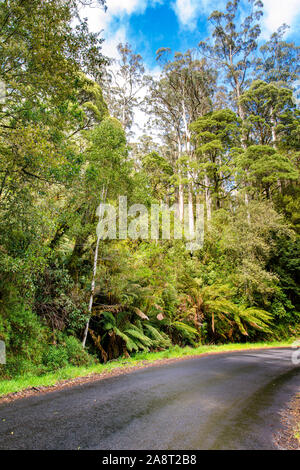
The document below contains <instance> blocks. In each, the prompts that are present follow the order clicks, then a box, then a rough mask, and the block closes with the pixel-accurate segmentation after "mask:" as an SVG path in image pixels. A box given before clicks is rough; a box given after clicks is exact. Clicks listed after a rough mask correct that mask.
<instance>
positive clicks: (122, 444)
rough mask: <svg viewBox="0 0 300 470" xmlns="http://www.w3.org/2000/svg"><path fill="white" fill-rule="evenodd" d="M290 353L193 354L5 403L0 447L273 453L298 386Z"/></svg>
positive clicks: (298, 371)
mask: <svg viewBox="0 0 300 470" xmlns="http://www.w3.org/2000/svg"><path fill="white" fill-rule="evenodd" d="M291 353H292V350H291V349H271V350H256V351H246V352H234V353H224V354H218V355H210V356H204V357H197V358H193V359H187V360H184V361H178V362H174V363H171V364H165V365H161V366H158V367H153V368H148V369H143V370H136V371H134V372H132V373H130V374H125V375H121V376H118V377H111V378H107V379H105V380H100V381H97V382H93V383H90V384H83V385H78V386H75V387H73V388H68V389H64V390H61V391H55V392H51V393H47V394H44V395H43V394H40V395H35V396H32V397H29V398H24V399H21V400H17V401H15V402H11V403H8V404H2V405H0V449H78V448H80V449H105V450H124V449H128V450H131V449H134V450H137V449H143V450H160V449H164V450H190V449H192V450H195V449H273V448H275V447H274V444H273V439H272V436H273V433H274V432H276V431H277V430H279V429H280V414H279V412H280V410H281V409H282V408H283V407H284V406H285V405H286V404H287V403H288V401H289V399H290V398H292V396H293V395H295V393H297V392H298V391H299V388H300V368H299V366H295V365H293V363H292V361H291ZM4 420H5V421H4Z"/></svg>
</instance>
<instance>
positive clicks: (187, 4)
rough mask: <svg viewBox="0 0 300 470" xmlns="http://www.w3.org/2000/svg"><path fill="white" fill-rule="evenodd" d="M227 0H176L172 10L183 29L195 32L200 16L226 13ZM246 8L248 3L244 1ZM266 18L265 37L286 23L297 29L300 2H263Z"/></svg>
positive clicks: (272, 0)
mask: <svg viewBox="0 0 300 470" xmlns="http://www.w3.org/2000/svg"><path fill="white" fill-rule="evenodd" d="M226 3H227V0H175V1H174V2H173V3H172V8H173V10H174V12H175V14H176V16H177V18H178V21H179V24H180V25H181V27H182V28H185V29H189V30H191V31H193V30H195V29H196V27H197V18H198V17H199V16H200V15H205V16H207V15H209V14H210V13H211V12H212V11H213V10H215V9H218V10H221V11H224V8H225V6H226ZM243 3H244V7H245V6H246V4H247V3H248V2H247V0H244V1H243ZM263 3H264V17H263V20H262V27H263V36H264V37H268V36H269V35H270V34H271V33H272V32H274V31H276V30H277V29H278V28H279V26H281V25H282V24H283V23H286V24H288V25H290V26H291V31H290V32H293V27H294V28H295V25H296V22H297V19H299V15H300V2H299V0H263ZM297 16H298V18H297Z"/></svg>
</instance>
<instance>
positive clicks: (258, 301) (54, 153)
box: [0, 0, 300, 378]
mask: <svg viewBox="0 0 300 470" xmlns="http://www.w3.org/2000/svg"><path fill="white" fill-rule="evenodd" d="M81 5H82V2H81V1H79V0H78V1H77V0H71V1H64V0H51V1H50V0H44V1H42V2H41V1H40V0H32V1H31V0H30V1H29V0H22V1H19V0H11V1H7V0H5V1H2V2H0V24H1V28H0V59H1V62H0V63H1V67H0V80H1V81H2V82H4V83H5V85H6V90H7V94H6V95H7V96H6V99H5V103H2V102H1V103H0V154H1V158H0V339H1V340H4V341H5V342H6V347H7V365H6V366H3V367H2V368H1V372H0V373H1V375H2V376H3V377H5V378H11V377H13V376H15V375H26V374H43V373H45V372H47V373H48V372H49V373H50V372H51V371H58V370H59V369H61V368H65V367H69V366H70V365H71V366H72V365H73V366H89V365H90V364H91V363H93V361H94V360H95V359H94V356H96V357H97V359H98V360H100V361H102V362H106V361H108V360H113V359H117V358H119V357H121V356H125V357H126V358H127V359H129V355H135V354H141V355H142V354H143V353H144V354H146V353H147V354H148V353H149V351H150V352H151V354H156V353H157V354H160V353H159V351H161V354H162V357H167V356H168V355H169V352H168V351H164V350H166V349H168V348H172V347H173V346H175V348H174V349H173V351H177V352H178V351H179V346H181V347H182V346H188V347H191V346H192V347H197V346H198V344H199V343H206V344H212V343H224V342H230V343H234V342H237V341H242V342H245V341H246V339H247V340H249V341H256V340H265V339H272V338H281V337H287V336H288V335H295V334H297V333H299V325H300V313H299V312H300V302H299V294H300V292H299V268H300V266H299V258H300V257H299V254H300V253H299V251H300V249H299V236H298V235H299V227H300V216H299V214H300V210H299V207H300V205H299V204H300V203H299V194H300V193H299V185H298V178H299V155H300V144H299V142H300V124H299V116H300V114H299V109H298V108H299V107H298V105H297V100H296V99H295V95H294V93H293V89H294V87H295V83H296V81H297V78H298V72H299V66H298V62H297V58H298V55H299V47H298V46H295V44H293V43H288V42H286V41H283V33H284V31H285V27H282V28H281V29H279V31H278V32H277V33H274V34H273V35H272V36H271V39H270V40H269V41H267V42H265V43H262V46H261V49H260V51H259V52H258V50H257V45H258V41H259V35H260V26H259V20H260V17H261V15H262V11H261V9H262V4H261V2H260V1H259V0H250V1H249V2H248V6H246V5H244V6H243V8H241V0H235V1H233V2H228V4H227V6H226V10H225V11H224V12H221V11H214V12H212V14H211V15H210V17H209V21H210V22H211V24H212V27H213V30H212V37H211V41H207V42H201V43H200V48H199V50H200V56H196V55H195V54H194V53H193V52H192V51H186V53H175V54H174V55H173V56H172V58H170V55H169V54H170V53H171V51H170V50H168V49H166V48H162V49H159V51H158V53H157V60H158V62H159V63H160V64H162V71H161V76H160V78H159V79H157V80H155V79H154V78H151V77H145V68H144V66H143V63H142V58H141V56H140V55H138V54H135V53H134V52H133V50H132V49H131V47H130V46H129V45H128V44H126V45H122V44H121V45H119V47H118V51H119V53H120V60H119V62H118V66H119V68H118V70H116V71H115V70H108V69H105V66H106V65H107V64H108V62H107V59H106V58H104V57H103V55H102V53H101V44H102V39H101V37H100V36H99V35H97V34H93V33H90V32H89V30H88V26H87V22H86V21H85V20H81V19H80V15H79V10H80V8H81ZM98 5H100V6H102V7H104V5H105V1H103V0H98ZM244 7H245V8H244ZM75 23H76V26H75ZM250 72H253V74H252V77H253V76H255V77H258V78H259V79H258V80H254V81H253V80H252V81H251V73H250ZM145 86H148V90H147V91H148V93H147V98H146V99H141V100H140V91H141V89H142V88H144V87H145ZM104 97H105V99H104ZM105 100H107V103H106V101H105ZM142 104H143V109H144V110H145V105H147V106H146V107H147V112H148V113H149V118H151V119H150V120H149V122H150V123H151V126H152V128H153V129H151V130H153V132H152V135H153V136H154V135H155V136H158V134H160V135H161V139H160V140H159V139H157V138H154V137H150V136H146V135H144V136H143V137H142V138H141V139H140V140H139V142H132V141H129V140H128V139H131V137H132V135H131V134H130V129H131V128H132V126H133V120H134V116H135V112H134V110H135V109H136V108H138V107H139V106H141V105H142ZM108 109H109V110H110V112H111V113H112V116H110V114H109V111H108ZM117 118H118V119H119V120H118V119H117ZM126 134H127V135H126ZM121 195H127V197H128V203H129V204H131V203H143V204H145V205H146V207H147V208H150V205H151V203H162V204H167V205H172V204H174V203H179V206H178V213H179V215H180V217H182V214H183V205H184V203H188V205H189V224H190V225H192V223H191V222H192V221H193V222H195V220H194V215H195V214H194V213H192V209H195V204H196V203H197V204H199V203H200V204H202V203H203V204H205V206H206V217H205V221H204V222H205V224H204V225H205V240H204V246H203V247H202V248H201V249H197V250H194V251H193V252H192V253H190V252H189V251H187V249H186V244H185V240H176V239H174V237H173V236H172V237H171V239H170V240H160V239H159V240H150V239H146V240H143V239H141V238H140V239H138V240H130V239H127V240H119V239H116V240H97V233H96V228H97V226H98V223H99V215H100V214H99V212H97V208H98V206H99V204H100V203H101V202H106V203H110V204H111V205H112V206H114V207H115V208H117V206H118V197H119V196H121ZM174 219H175V218H174V217H172V220H171V225H174V224H175V220H174ZM117 222H118V221H117ZM117 225H118V223H117ZM95 253H97V255H98V258H97V259H96V263H95V265H96V266H94V258H95ZM95 267H96V268H97V269H95ZM93 276H94V281H95V285H94V283H93V285H92V293H93V304H92V309H91V311H90V310H89V308H88V305H89V299H90V293H91V280H92V279H93ZM88 319H90V323H89V325H88V326H89V329H88V330H86V331H88V338H87V348H86V349H83V347H82V346H81V340H82V337H83V332H84V330H85V327H86V322H87V320H88ZM176 348H177V349H176ZM170 354H171V353H170ZM163 355H165V356H163ZM140 357H142V356H140Z"/></svg>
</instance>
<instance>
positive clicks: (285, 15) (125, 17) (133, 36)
mask: <svg viewBox="0 0 300 470" xmlns="http://www.w3.org/2000/svg"><path fill="white" fill-rule="evenodd" d="M243 2H244V3H247V0H243ZM225 4H226V1H225V0H107V6H108V11H107V12H106V13H104V12H103V11H102V10H100V9H96V8H90V7H89V8H85V9H84V10H83V12H82V15H83V16H87V17H88V18H89V23H90V27H91V29H92V30H94V31H100V30H103V36H104V37H105V39H106V41H105V45H104V52H105V53H106V54H107V55H109V56H110V57H116V46H117V44H118V43H119V42H126V41H127V42H129V43H130V44H131V45H132V46H133V49H134V50H135V52H138V53H140V54H141V55H142V56H143V57H144V59H145V62H146V65H147V68H148V69H149V71H153V72H155V70H157V65H156V62H155V52H156V50H157V49H158V48H160V47H170V48H171V49H172V50H174V51H175V50H176V51H185V50H187V49H189V48H193V47H196V46H197V44H198V42H199V41H200V40H201V39H205V38H206V37H207V36H208V35H209V30H208V23H207V17H208V15H209V13H210V12H211V11H212V10H214V9H222V6H224V5H225ZM264 4H265V15H264V19H263V23H262V26H263V37H264V38H267V37H268V36H269V35H270V33H271V32H273V31H274V30H276V29H277V28H278V27H279V26H280V25H281V24H282V23H284V22H285V23H287V24H289V25H290V26H291V30H290V32H289V34H288V36H287V39H289V40H294V41H295V42H296V43H298V44H299V42H300V41H299V30H300V1H299V0H264Z"/></svg>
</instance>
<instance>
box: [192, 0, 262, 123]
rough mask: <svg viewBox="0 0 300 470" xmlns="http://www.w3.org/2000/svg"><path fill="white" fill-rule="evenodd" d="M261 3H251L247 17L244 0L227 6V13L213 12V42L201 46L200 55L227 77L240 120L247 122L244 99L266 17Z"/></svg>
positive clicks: (256, 1) (250, 1) (205, 42)
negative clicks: (261, 24) (263, 17)
mask: <svg viewBox="0 0 300 470" xmlns="http://www.w3.org/2000/svg"><path fill="white" fill-rule="evenodd" d="M262 8H263V3H262V2H261V1H260V0H248V9H247V13H246V14H245V15H244V14H243V9H242V8H241V0H233V1H230V2H228V3H227V5H226V11H225V12H221V11H213V12H212V14H211V15H210V17H209V18H208V20H209V22H210V23H211V25H212V28H213V32H212V37H213V40H212V41H211V42H210V41H209V40H207V41H201V42H200V43H199V49H200V53H201V54H202V55H203V56H204V57H206V58H207V59H209V60H210V61H212V63H214V64H215V66H216V68H217V70H219V71H220V72H221V73H222V74H223V79H224V81H225V83H227V84H228V86H229V88H230V90H231V92H232V94H233V98H234V101H235V106H236V109H237V112H238V115H239V117H240V118H241V119H242V120H244V117H245V116H244V114H245V113H244V110H243V107H242V105H241V103H240V97H241V95H242V93H243V91H244V90H245V89H246V87H247V86H248V84H249V73H251V72H252V70H253V64H254V57H255V51H256V49H257V40H258V38H259V36H260V33H261V29H260V25H259V20H260V18H261V16H262V15H263V11H262Z"/></svg>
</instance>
